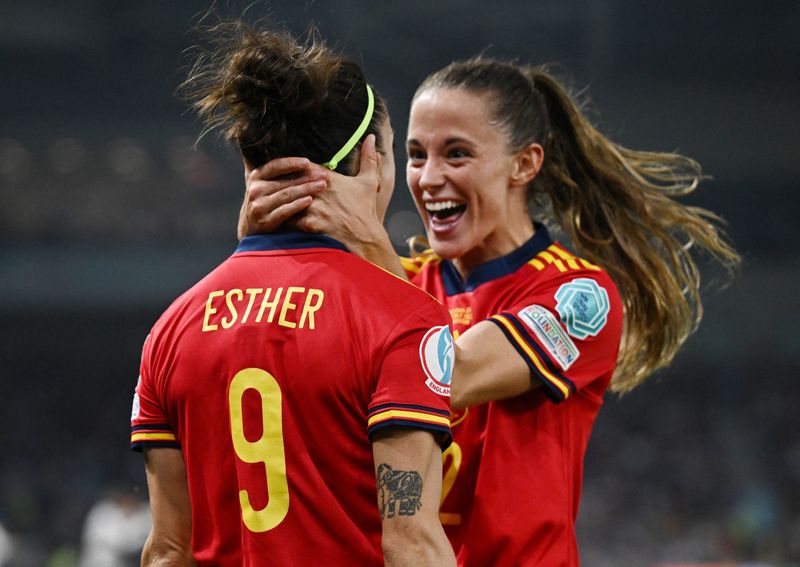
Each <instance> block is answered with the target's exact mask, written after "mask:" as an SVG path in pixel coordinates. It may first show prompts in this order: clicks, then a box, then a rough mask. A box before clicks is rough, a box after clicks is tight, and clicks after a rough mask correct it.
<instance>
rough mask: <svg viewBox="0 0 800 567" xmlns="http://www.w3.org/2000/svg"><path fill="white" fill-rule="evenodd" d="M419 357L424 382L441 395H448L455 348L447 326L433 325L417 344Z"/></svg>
mask: <svg viewBox="0 0 800 567" xmlns="http://www.w3.org/2000/svg"><path fill="white" fill-rule="evenodd" d="M419 359H420V362H421V363H422V369H423V370H424V371H425V376H427V380H425V384H426V385H427V386H428V388H430V389H431V390H433V391H434V392H436V393H437V394H440V395H442V396H449V395H450V382H451V381H452V379H453V366H454V364H455V349H454V345H453V335H452V334H450V328H449V327H446V326H444V327H433V328H432V329H430V330H429V331H428V332H427V333H425V336H424V337H422V341H421V342H420V344H419Z"/></svg>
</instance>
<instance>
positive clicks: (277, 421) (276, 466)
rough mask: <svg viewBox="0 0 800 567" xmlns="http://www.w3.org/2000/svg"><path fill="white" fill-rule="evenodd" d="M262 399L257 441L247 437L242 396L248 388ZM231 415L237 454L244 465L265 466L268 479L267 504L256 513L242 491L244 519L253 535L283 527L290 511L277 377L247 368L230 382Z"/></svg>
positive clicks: (240, 500) (240, 496)
mask: <svg viewBox="0 0 800 567" xmlns="http://www.w3.org/2000/svg"><path fill="white" fill-rule="evenodd" d="M251 388H252V389H253V390H256V391H257V392H258V393H259V395H260V397H261V420H262V431H263V434H262V436H261V438H260V439H257V440H256V441H248V440H247V438H246V437H245V436H244V421H243V419H242V396H244V393H245V391H246V390H248V389H251ZM228 403H229V405H230V415H231V437H233V448H234V450H235V451H236V455H238V457H239V458H240V459H241V460H242V461H244V462H245V463H264V469H265V471H266V477H267V498H268V500H267V505H266V506H265V507H264V508H262V509H261V510H254V509H253V507H252V505H251V504H250V495H249V494H248V493H247V491H246V490H240V491H239V504H240V505H241V507H242V520H243V521H244V525H245V526H247V529H249V530H250V531H251V532H265V531H267V530H271V529H272V528H274V527H275V526H277V525H278V524H280V523H281V522H282V521H283V519H284V518H285V517H286V513H287V512H288V511H289V485H288V483H287V481H286V454H285V452H284V448H283V421H282V419H281V388H280V386H279V385H278V382H277V381H276V380H275V378H274V377H273V376H272V375H271V374H270V373H269V372H267V371H266V370H261V369H260V368H245V369H244V370H241V371H239V372H238V373H237V374H236V376H234V377H233V380H232V381H231V386H230V391H229V393H228Z"/></svg>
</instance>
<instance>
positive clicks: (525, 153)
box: [510, 144, 544, 186]
mask: <svg viewBox="0 0 800 567" xmlns="http://www.w3.org/2000/svg"><path fill="white" fill-rule="evenodd" d="M543 162H544V149H543V148H542V146H540V145H539V144H528V145H527V146H525V147H524V148H522V149H521V150H520V151H519V152H517V153H516V155H515V156H514V165H513V168H512V170H511V177H510V181H511V185H512V186H527V185H528V183H530V182H531V181H533V178H534V177H536V174H537V173H539V170H540V169H541V168H542V163H543Z"/></svg>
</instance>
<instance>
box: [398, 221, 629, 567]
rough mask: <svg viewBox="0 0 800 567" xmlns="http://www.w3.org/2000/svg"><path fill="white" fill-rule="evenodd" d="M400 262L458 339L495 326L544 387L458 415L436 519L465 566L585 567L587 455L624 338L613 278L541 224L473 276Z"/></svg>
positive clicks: (439, 263)
mask: <svg viewBox="0 0 800 567" xmlns="http://www.w3.org/2000/svg"><path fill="white" fill-rule="evenodd" d="M404 265H405V267H406V270H407V271H408V272H409V276H410V277H411V278H412V281H413V282H414V283H416V284H417V285H419V286H420V287H421V288H422V289H424V290H425V291H427V292H428V293H430V294H431V295H433V296H434V297H436V298H437V299H439V300H440V301H441V302H442V303H444V304H445V305H446V306H447V308H448V309H449V310H450V315H451V317H452V319H453V330H454V336H455V337H456V338H457V337H458V335H459V334H460V333H463V332H464V331H465V330H466V329H468V328H469V327H470V326H472V325H473V324H475V323H477V322H479V321H483V320H487V319H488V320H490V321H492V322H493V323H495V324H496V325H497V326H498V327H499V328H500V329H501V330H502V331H503V333H504V334H505V336H506V337H507V338H508V340H509V342H510V343H511V344H512V345H513V346H514V348H515V349H516V351H517V352H518V353H519V355H520V356H521V357H522V358H523V359H524V360H525V362H526V363H527V364H528V366H529V367H530V369H531V376H532V378H533V379H534V380H538V381H539V382H541V387H539V388H536V389H534V390H532V391H531V392H528V393H526V394H524V395H521V396H517V397H515V398H511V399H508V400H502V401H497V402H491V403H489V404H485V405H481V406H475V407H471V408H469V409H468V410H466V411H462V412H460V413H458V414H456V415H454V416H453V420H452V423H451V427H452V430H453V444H452V445H451V447H450V448H449V449H448V451H447V452H446V454H445V469H444V470H445V477H444V484H443V502H442V507H441V519H442V523H443V524H444V525H445V530H446V531H447V533H448V537H449V538H450V541H451V543H452V544H453V546H454V548H455V549H456V551H457V555H458V561H459V565H462V566H467V567H479V566H480V567H484V566H487V565H491V566H492V567H505V566H521V565H525V566H527V565H541V566H547V567H551V566H562V565H566V566H576V565H578V552H577V546H576V542H575V531H574V525H575V520H576V517H577V512H578V503H579V499H580V491H581V479H582V472H583V457H584V453H585V450H586V444H587V441H588V439H589V435H590V432H591V430H592V426H593V424H594V420H595V417H596V415H597V412H598V410H599V409H600V406H601V404H602V398H603V394H604V392H605V391H606V388H607V386H608V384H609V381H610V379H611V375H612V373H613V370H614V366H615V364H616V360H617V353H618V350H619V342H620V336H621V333H622V306H621V301H620V298H619V295H618V293H617V290H616V287H615V286H614V283H613V282H612V281H611V278H610V277H609V276H608V274H607V273H606V272H604V271H603V270H601V269H600V268H599V267H598V266H595V265H593V264H591V263H589V262H587V261H585V260H582V259H580V258H577V257H576V256H574V255H573V254H571V253H570V252H568V251H567V250H566V249H564V248H563V247H562V246H560V245H559V244H556V243H553V242H552V240H551V239H550V237H549V235H548V234H547V230H546V229H545V228H544V226H541V225H538V224H537V226H536V233H535V235H534V236H533V238H531V239H530V240H529V241H528V242H527V243H525V244H524V245H523V246H521V247H520V248H519V249H517V250H515V251H514V252H512V253H511V254H509V255H507V256H504V257H502V258H497V259H495V260H492V261H490V262H487V263H486V264H483V265H481V266H479V267H478V268H477V269H476V270H474V271H473V272H472V273H471V274H469V276H468V277H467V279H466V281H464V280H462V278H461V277H460V275H459V273H458V272H457V271H456V269H455V267H454V266H453V264H452V263H450V262H448V261H445V260H440V259H438V258H436V257H435V256H429V257H427V258H425V257H423V258H422V259H420V260H417V261H416V262H409V261H404Z"/></svg>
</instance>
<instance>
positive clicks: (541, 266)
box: [528, 258, 544, 271]
mask: <svg viewBox="0 0 800 567" xmlns="http://www.w3.org/2000/svg"><path fill="white" fill-rule="evenodd" d="M528 264H530V265H531V266H533V267H534V268H536V269H537V270H539V271H541V270H544V263H543V262H542V261H541V260H537V259H536V258H534V259H533V260H531V261H530V262H528Z"/></svg>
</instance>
